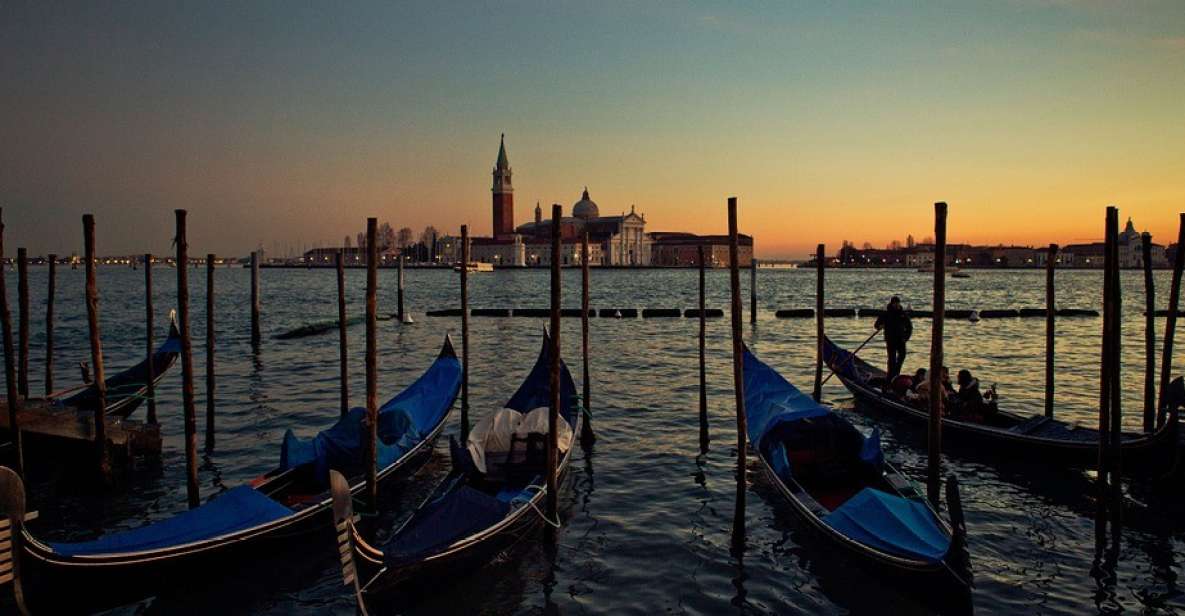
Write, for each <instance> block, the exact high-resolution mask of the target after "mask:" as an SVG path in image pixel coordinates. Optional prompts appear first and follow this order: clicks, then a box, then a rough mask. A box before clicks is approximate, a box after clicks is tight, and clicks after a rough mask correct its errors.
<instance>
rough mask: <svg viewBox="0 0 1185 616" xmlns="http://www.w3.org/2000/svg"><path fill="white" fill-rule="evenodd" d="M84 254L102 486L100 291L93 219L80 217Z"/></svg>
mask: <svg viewBox="0 0 1185 616" xmlns="http://www.w3.org/2000/svg"><path fill="white" fill-rule="evenodd" d="M82 239H83V254H85V255H86V322H87V326H88V328H89V330H90V342H91V367H92V374H93V375H94V386H95V393H96V395H97V398H98V403H97V404H96V405H95V418H94V419H95V463H96V469H97V470H98V472H99V478H100V480H102V481H103V482H104V483H106V482H108V481H110V478H111V460H110V459H108V457H107V419H106V415H107V382H106V380H105V378H106V377H105V376H104V374H103V342H102V338H101V337H100V335H99V288H98V283H97V281H96V280H95V278H96V275H95V274H96V272H95V267H96V261H95V217H94V216H93V215H91V214H84V215H83V216H82Z"/></svg>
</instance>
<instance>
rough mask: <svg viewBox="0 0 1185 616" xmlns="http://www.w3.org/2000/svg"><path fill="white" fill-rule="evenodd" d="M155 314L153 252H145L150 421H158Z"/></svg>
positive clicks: (145, 307) (146, 340)
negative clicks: (154, 357)
mask: <svg viewBox="0 0 1185 616" xmlns="http://www.w3.org/2000/svg"><path fill="white" fill-rule="evenodd" d="M152 321H153V314H152V254H151V253H144V324H145V328H144V341H145V346H146V347H147V349H146V351H145V353H147V355H146V357H147V358H148V392H147V393H148V423H150V424H154V423H156V368H155V366H153V365H152V357H153V355H154V354H155V353H156V345H155V343H154V342H153V337H154V336H153V332H152V328H153V323H152Z"/></svg>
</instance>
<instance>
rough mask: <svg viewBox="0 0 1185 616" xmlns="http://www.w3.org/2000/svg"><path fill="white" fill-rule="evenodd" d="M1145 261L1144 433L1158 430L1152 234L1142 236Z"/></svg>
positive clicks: (1141, 241) (1142, 250) (1145, 233)
mask: <svg viewBox="0 0 1185 616" xmlns="http://www.w3.org/2000/svg"><path fill="white" fill-rule="evenodd" d="M1140 248H1141V252H1142V253H1143V254H1142V255H1141V256H1142V257H1143V261H1144V306H1145V308H1144V310H1145V312H1144V432H1152V431H1154V430H1155V429H1156V283H1155V282H1154V281H1153V279H1152V234H1150V233H1148V232H1146V231H1145V232H1144V233H1143V234H1142V235H1141V236H1140Z"/></svg>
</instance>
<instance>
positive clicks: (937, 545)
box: [823, 488, 950, 563]
mask: <svg viewBox="0 0 1185 616" xmlns="http://www.w3.org/2000/svg"><path fill="white" fill-rule="evenodd" d="M823 522H825V523H826V524H827V525H828V526H830V527H831V528H834V529H835V530H836V531H839V532H840V533H841V534H843V535H844V536H846V537H848V538H850V539H853V540H855V541H857V542H859V543H862V544H864V545H866V546H868V547H871V548H873V549H876V550H879V551H881V552H885V553H887V554H892V555H894V556H900V557H905V558H913V559H919V560H924V561H926V562H932V563H937V562H939V561H941V560H942V559H943V557H944V556H946V553H947V551H948V550H949V549H950V537H949V536H948V535H947V534H946V532H945V531H944V529H943V528H942V525H941V524H940V523H939V521H938V520H937V519H936V518H935V516H934V513H933V512H932V511H931V510H930V508H929V507H927V506H926V505H925V503H923V502H920V501H918V500H914V499H908V498H902V497H900V496H896V495H894V494H889V493H887V492H882V491H880V490H877V489H874V488H864V489H863V490H861V491H860V492H858V493H857V494H856V495H855V496H853V497H852V498H850V499H848V501H847V502H845V503H843V504H842V505H840V506H839V508H837V509H835V510H834V511H832V512H831V513H829V514H827V515H826V516H824V517H823Z"/></svg>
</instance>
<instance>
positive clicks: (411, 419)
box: [280, 356, 461, 483]
mask: <svg viewBox="0 0 1185 616" xmlns="http://www.w3.org/2000/svg"><path fill="white" fill-rule="evenodd" d="M460 386H461V362H460V360H458V359H457V358H456V357H454V356H444V357H440V358H438V359H437V360H436V361H435V362H434V363H433V364H432V366H431V367H429V368H428V370H427V372H425V373H424V374H423V375H422V376H420V378H419V379H417V380H416V382H415V383H412V384H411V385H410V386H409V387H408V388H407V389H405V390H403V391H402V392H401V393H400V394H399V395H397V396H395V397H394V398H392V399H391V400H390V401H389V402H387V403H386V404H384V405H383V406H382V407H380V408H379V426H378V433H379V443H378V451H377V454H378V467H379V468H383V467H386V466H389V465H390V464H392V463H394V462H395V461H396V460H398V459H399V458H400V457H401V456H403V455H404V454H405V453H407V452H408V451H410V450H411V449H412V448H414V447H415V446H416V445H417V444H419V443H420V442H421V441H423V439H424V438H425V437H427V436H428V435H429V434H431V432H432V431H433V430H434V429H435V428H436V426H437V425H438V424H439V423H440V420H441V418H443V417H444V416H445V414H447V413H448V409H449V406H450V404H449V403H450V402H451V401H452V400H453V398H455V397H456V394H457V390H458V389H459V388H460ZM365 418H366V409H364V408H361V407H356V408H353V409H350V412H349V413H347V414H346V416H345V417H342V418H341V419H339V420H338V421H337V423H335V424H334V425H333V427H331V428H329V429H328V430H324V431H322V432H321V433H319V434H317V436H315V437H313V438H311V439H301V438H298V437H297V436H296V434H295V433H294V432H293V431H292V430H291V429H289V430H288V431H287V432H285V433H284V441H283V443H282V445H281V447H280V468H281V469H289V468H296V467H298V466H302V465H305V464H312V465H313V468H314V470H315V474H316V476H317V477H319V478H320V479H321V480H322V481H324V482H326V483H328V481H329V470H330V469H334V470H337V471H339V472H341V473H343V474H344V475H346V476H351V475H355V474H357V473H360V472H361V471H362V469H363V468H364V466H365V460H364V455H365V454H364V452H365V447H364V437H365V436H366V433H365V431H364V429H363V420H364V419H365Z"/></svg>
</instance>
